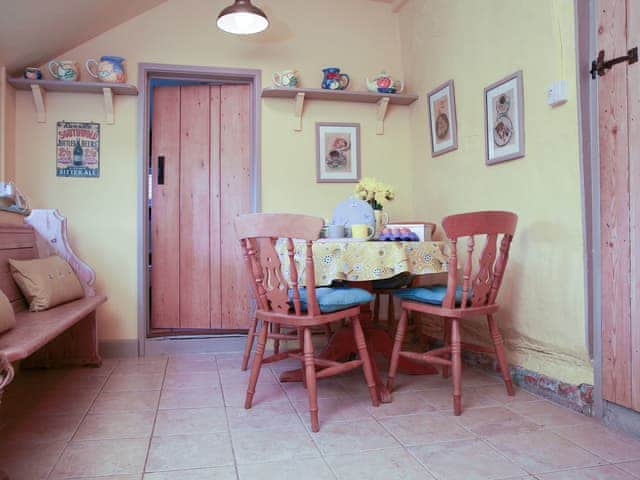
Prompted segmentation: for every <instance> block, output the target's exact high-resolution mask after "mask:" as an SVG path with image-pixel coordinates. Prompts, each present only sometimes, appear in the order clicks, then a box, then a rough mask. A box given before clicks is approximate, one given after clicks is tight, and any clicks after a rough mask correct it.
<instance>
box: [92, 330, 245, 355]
mask: <svg viewBox="0 0 640 480" xmlns="http://www.w3.org/2000/svg"><path fill="white" fill-rule="evenodd" d="M246 341H247V336H246V335H219V336H212V337H159V338H148V339H147V340H146V343H145V356H148V357H151V356H156V355H173V354H180V353H230V352H242V351H243V349H244V345H245V342H246ZM100 355H101V356H102V357H103V358H118V357H119V358H127V357H137V356H139V353H138V341H137V340H135V339H131V340H103V341H101V342H100Z"/></svg>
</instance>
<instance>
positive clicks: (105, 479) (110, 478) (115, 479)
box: [73, 474, 140, 480]
mask: <svg viewBox="0 0 640 480" xmlns="http://www.w3.org/2000/svg"><path fill="white" fill-rule="evenodd" d="M73 480H140V475H139V474H135V475H107V476H100V477H73Z"/></svg>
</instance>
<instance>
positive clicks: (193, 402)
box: [160, 387, 224, 410]
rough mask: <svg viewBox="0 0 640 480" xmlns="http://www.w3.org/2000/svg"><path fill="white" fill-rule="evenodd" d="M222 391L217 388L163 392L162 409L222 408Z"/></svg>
mask: <svg viewBox="0 0 640 480" xmlns="http://www.w3.org/2000/svg"><path fill="white" fill-rule="evenodd" d="M222 406H224V399H223V397H222V390H221V389H220V388H218V387H216V388H208V387H207V388H194V389H188V390H163V391H162V394H161V395H160V409H161V410H164V409H171V408H203V407H222Z"/></svg>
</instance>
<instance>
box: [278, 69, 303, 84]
mask: <svg viewBox="0 0 640 480" xmlns="http://www.w3.org/2000/svg"><path fill="white" fill-rule="evenodd" d="M299 76H300V74H299V73H298V72H297V71H296V70H283V71H281V72H275V73H274V74H273V76H272V79H273V84H274V85H275V86H276V87H285V88H296V87H297V86H298V77H299Z"/></svg>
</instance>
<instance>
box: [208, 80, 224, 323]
mask: <svg viewBox="0 0 640 480" xmlns="http://www.w3.org/2000/svg"><path fill="white" fill-rule="evenodd" d="M210 92H211V93H210V95H211V175H210V179H209V189H210V192H211V202H210V205H211V208H210V212H209V213H210V215H209V218H210V220H209V232H210V248H209V250H210V252H211V253H210V255H211V259H210V260H211V267H210V271H211V282H210V290H211V294H210V295H211V328H222V307H221V299H222V295H221V289H222V288H223V287H222V282H221V279H220V262H221V253H222V252H221V251H220V87H218V86H216V87H211V90H210Z"/></svg>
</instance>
